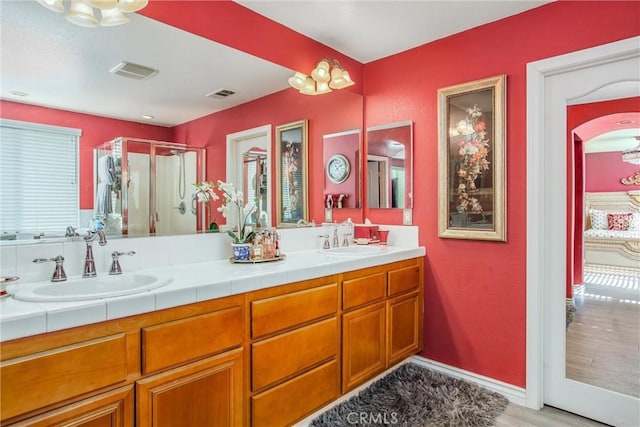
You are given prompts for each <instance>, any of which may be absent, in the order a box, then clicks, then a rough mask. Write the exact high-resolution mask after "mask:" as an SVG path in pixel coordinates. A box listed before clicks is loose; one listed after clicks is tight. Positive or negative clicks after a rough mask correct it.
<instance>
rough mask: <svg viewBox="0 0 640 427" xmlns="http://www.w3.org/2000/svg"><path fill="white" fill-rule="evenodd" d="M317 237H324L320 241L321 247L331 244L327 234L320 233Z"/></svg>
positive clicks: (324, 247)
mask: <svg viewBox="0 0 640 427" xmlns="http://www.w3.org/2000/svg"><path fill="white" fill-rule="evenodd" d="M318 237H320V238H322V239H324V243H322V249H330V248H331V245H330V244H329V234H320V235H319V236H318Z"/></svg>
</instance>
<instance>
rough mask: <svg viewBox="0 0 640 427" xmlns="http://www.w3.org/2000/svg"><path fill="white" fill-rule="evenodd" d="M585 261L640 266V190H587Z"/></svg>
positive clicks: (619, 265)
mask: <svg viewBox="0 0 640 427" xmlns="http://www.w3.org/2000/svg"><path fill="white" fill-rule="evenodd" d="M585 202H586V203H585V204H586V209H585V214H586V218H585V225H586V227H585V232H584V258H585V263H586V264H600V265H612V266H617V267H631V268H638V269H640V190H635V191H619V192H603V193H586V195H585Z"/></svg>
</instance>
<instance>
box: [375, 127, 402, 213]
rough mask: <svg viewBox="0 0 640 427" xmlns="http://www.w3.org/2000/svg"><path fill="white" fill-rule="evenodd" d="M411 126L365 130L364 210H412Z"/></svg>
mask: <svg viewBox="0 0 640 427" xmlns="http://www.w3.org/2000/svg"><path fill="white" fill-rule="evenodd" d="M412 164H413V124H412V122H410V121H406V122H399V123H392V124H389V125H383V126H376V127H370V128H367V206H368V207H369V208H411V207H412V206H413V181H412V177H413V171H412Z"/></svg>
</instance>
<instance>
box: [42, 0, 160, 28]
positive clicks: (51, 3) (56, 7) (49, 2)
mask: <svg viewBox="0 0 640 427" xmlns="http://www.w3.org/2000/svg"><path fill="white" fill-rule="evenodd" d="M37 2H38V3H40V4H41V5H43V6H44V7H46V8H47V9H49V10H52V11H54V12H57V13H63V12H64V4H63V2H62V0H37ZM148 3H149V0H71V6H70V7H69V11H68V12H67V14H66V16H65V19H66V20H67V21H69V22H72V23H74V24H76V25H80V26H81V27H90V28H95V27H97V26H103V27H113V26H116V25H122V24H126V23H127V22H129V18H127V17H126V16H125V13H133V12H137V11H139V10H141V9H142V8H144V7H145V6H147V4H148ZM94 9H98V10H99V11H100V18H101V19H100V21H98V19H97V18H96V15H95V11H94Z"/></svg>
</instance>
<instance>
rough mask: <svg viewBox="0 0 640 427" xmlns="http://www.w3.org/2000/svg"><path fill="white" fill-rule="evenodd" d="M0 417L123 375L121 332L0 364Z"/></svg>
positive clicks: (110, 382) (116, 380) (88, 389)
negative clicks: (0, 397)
mask: <svg viewBox="0 0 640 427" xmlns="http://www.w3.org/2000/svg"><path fill="white" fill-rule="evenodd" d="M0 377H1V378H2V399H1V404H2V416H1V418H2V419H3V420H5V419H7V418H11V417H15V416H17V415H20V414H24V413H26V412H29V411H31V410H34V409H38V408H42V407H45V406H47V405H51V404H53V403H56V402H61V401H63V400H66V399H69V398H72V397H75V396H79V395H81V394H83V393H88V392H91V391H94V390H98V389H100V388H102V387H106V386H110V385H113V384H117V383H119V382H121V381H125V380H126V378H127V346H126V338H125V334H124V333H122V334H116V335H111V336H108V337H104V338H98V339H95V340H91V341H85V342H81V343H78V344H73V345H69V346H65V347H60V348H56V349H53V350H49V351H45V352H42V353H36V354H33V355H29V356H25V357H20V358H17V359H11V360H6V361H4V362H2V364H1V365H0Z"/></svg>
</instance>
